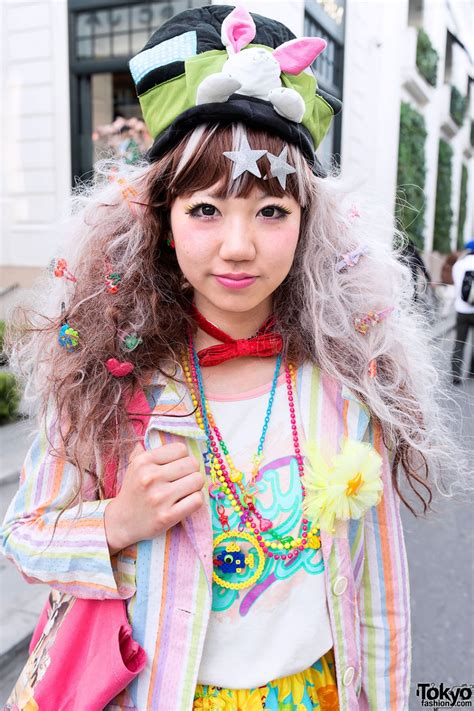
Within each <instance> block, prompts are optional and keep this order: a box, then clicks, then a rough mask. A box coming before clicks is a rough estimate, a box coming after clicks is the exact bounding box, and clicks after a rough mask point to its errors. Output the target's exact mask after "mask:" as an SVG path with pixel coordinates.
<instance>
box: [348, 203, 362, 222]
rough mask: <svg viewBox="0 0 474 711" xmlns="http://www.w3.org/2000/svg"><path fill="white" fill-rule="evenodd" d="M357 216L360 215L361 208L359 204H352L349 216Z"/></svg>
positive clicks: (353, 217) (351, 217) (352, 218)
mask: <svg viewBox="0 0 474 711" xmlns="http://www.w3.org/2000/svg"><path fill="white" fill-rule="evenodd" d="M356 217H360V212H359V208H358V207H357V205H352V207H351V209H350V211H349V218H350V219H351V220H354V219H355V218H356Z"/></svg>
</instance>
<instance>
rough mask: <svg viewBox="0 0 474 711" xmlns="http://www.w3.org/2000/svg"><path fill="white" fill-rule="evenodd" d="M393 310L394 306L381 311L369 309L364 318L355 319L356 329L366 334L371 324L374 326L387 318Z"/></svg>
mask: <svg viewBox="0 0 474 711" xmlns="http://www.w3.org/2000/svg"><path fill="white" fill-rule="evenodd" d="M393 311H394V307H393V306H389V307H388V308H386V309H382V310H381V311H369V313H368V314H366V315H365V316H363V317H362V318H356V319H355V321H354V326H355V330H356V331H358V332H359V333H362V335H363V336H365V334H366V333H367V331H368V330H369V328H370V327H371V326H374V325H375V324H377V323H380V322H381V321H383V320H384V319H386V318H387V316H390V314H391V313H392V312H393Z"/></svg>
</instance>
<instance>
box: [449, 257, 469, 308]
mask: <svg viewBox="0 0 474 711" xmlns="http://www.w3.org/2000/svg"><path fill="white" fill-rule="evenodd" d="M467 271H474V254H466V256H465V257H462V258H461V259H458V261H457V262H455V263H454V264H453V282H454V288H455V291H456V301H455V304H454V308H455V309H456V311H457V312H458V313H459V314H474V306H473V305H471V304H468V303H467V301H464V300H463V299H462V298H461V286H462V280H463V279H464V274H465V273H466V272H467Z"/></svg>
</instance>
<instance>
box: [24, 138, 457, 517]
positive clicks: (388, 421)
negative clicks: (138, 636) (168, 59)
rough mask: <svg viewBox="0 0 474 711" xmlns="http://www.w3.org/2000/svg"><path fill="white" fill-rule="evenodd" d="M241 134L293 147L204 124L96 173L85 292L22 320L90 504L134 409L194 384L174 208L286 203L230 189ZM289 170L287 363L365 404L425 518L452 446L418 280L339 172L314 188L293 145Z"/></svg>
mask: <svg viewBox="0 0 474 711" xmlns="http://www.w3.org/2000/svg"><path fill="white" fill-rule="evenodd" d="M242 134H245V135H246V136H247V138H248V140H249V142H250V145H251V146H252V147H254V148H260V147H262V146H263V147H265V149H266V150H268V151H269V152H271V153H273V154H274V155H278V154H279V153H280V152H281V150H282V148H283V147H284V145H285V144H284V142H283V141H282V140H281V139H280V138H278V137H277V136H274V135H270V134H269V133H267V132H266V131H264V130H256V129H253V128H252V129H251V128H249V127H244V126H242V125H239V124H237V125H232V126H231V125H229V126H224V125H217V126H216V125H212V126H209V125H202V126H200V127H198V128H196V129H194V130H193V131H191V132H190V133H189V134H188V135H187V136H186V137H185V138H183V139H182V140H181V142H180V143H179V144H178V145H177V146H176V147H175V148H174V149H173V150H170V151H169V152H168V153H167V154H166V155H164V156H163V157H161V158H160V159H159V160H157V161H156V162H154V163H152V164H148V163H142V164H139V165H135V166H127V165H123V164H121V163H118V162H117V161H111V160H104V161H101V162H100V163H98V164H97V166H96V178H95V180H94V182H93V183H90V184H85V185H82V186H81V187H80V188H79V189H77V190H76V191H75V193H74V195H73V211H72V217H71V220H70V224H68V227H67V240H66V244H65V249H64V250H63V256H64V257H65V258H66V259H67V263H68V268H69V270H70V271H71V272H72V273H73V274H74V276H75V278H76V281H70V280H69V281H68V280H65V279H54V278H53V279H51V278H50V277H46V276H45V278H44V279H43V280H42V281H41V283H40V284H39V285H38V286H37V288H36V290H35V291H34V292H33V293H32V300H31V306H29V307H28V306H22V307H17V309H16V311H15V312H14V313H13V318H12V325H13V328H12V331H11V337H10V342H11V358H12V362H13V363H16V365H17V366H18V368H19V370H20V372H21V373H22V374H23V376H24V377H25V379H26V381H27V388H26V392H27V394H29V396H30V398H31V400H32V401H33V405H32V408H33V410H34V411H35V412H37V413H38V414H39V416H40V418H43V417H46V415H47V413H48V411H49V409H52V410H53V411H54V412H55V413H56V414H57V418H58V420H59V422H61V428H62V434H61V439H62V446H61V452H59V451H58V452H57V453H58V455H60V456H64V457H66V458H67V459H68V460H69V461H72V462H73V463H74V464H75V465H76V467H77V471H78V477H79V479H78V488H77V491H76V494H75V497H76V499H77V498H79V500H80V499H81V494H80V491H81V484H82V482H83V477H84V475H85V473H86V472H87V473H89V474H90V473H91V472H92V474H93V475H94V476H95V478H96V481H97V485H98V488H99V490H100V487H101V484H102V479H103V475H104V462H105V461H107V458H108V457H109V456H110V453H111V452H114V454H115V455H116V456H117V455H118V457H119V458H121V457H125V458H126V456H127V452H128V451H129V449H130V445H131V443H132V442H133V439H134V435H133V430H132V428H131V424H130V418H129V416H128V415H127V412H126V408H125V402H126V398H127V395H128V394H130V393H131V392H132V391H133V390H134V389H136V388H140V387H142V386H143V385H144V383H146V382H148V379H149V378H150V375H151V374H152V373H153V372H156V371H157V370H158V371H161V372H164V373H165V374H166V375H167V376H168V377H171V378H179V377H180V370H179V364H180V359H181V357H182V352H183V349H184V348H185V345H186V339H187V333H188V330H189V329H190V328H191V329H193V328H195V325H194V323H193V320H192V318H191V317H190V305H191V303H192V298H193V293H192V288H191V287H190V286H189V284H188V283H187V282H186V281H185V279H184V278H183V275H182V273H181V271H180V269H179V266H178V263H177V260H176V256H175V254H174V251H173V250H172V249H170V247H169V246H168V244H167V241H168V240H169V237H170V207H171V205H172V203H173V200H174V199H175V198H176V197H177V196H187V195H189V194H191V193H193V192H194V191H197V190H204V189H208V188H210V187H211V186H214V187H215V186H216V185H218V186H219V197H222V198H225V197H228V196H235V197H245V196H247V195H248V194H249V193H250V191H251V190H252V189H253V188H254V187H255V186H258V187H260V188H261V186H262V185H265V189H266V190H267V191H268V192H269V194H271V195H274V196H279V197H280V196H281V195H282V194H283V190H282V188H281V187H280V185H279V182H278V181H277V180H274V179H273V180H266V181H265V182H264V183H262V180H261V179H258V178H256V177H255V176H253V175H251V174H250V173H248V172H246V173H244V174H243V175H242V176H241V177H240V178H237V179H235V180H233V179H232V175H231V173H232V168H233V163H232V162H231V161H229V160H228V159H227V158H226V157H225V156H223V152H224V151H229V150H235V149H236V147H237V146H238V145H239V143H240V140H241V136H242ZM288 161H289V162H290V163H291V164H292V165H293V166H294V167H295V169H296V172H295V173H294V174H291V175H289V176H288V178H287V184H286V191H287V192H288V193H289V194H291V195H292V196H293V197H294V198H295V199H296V200H297V201H298V203H299V204H300V205H301V207H302V219H301V229H300V236H299V241H298V245H297V249H296V254H295V258H294V262H293V265H292V267H291V270H290V272H289V274H288V276H287V277H286V279H285V280H284V282H283V283H282V284H281V285H280V286H279V287H278V289H277V290H276V291H275V294H274V314H275V317H276V323H277V327H278V329H279V330H280V332H281V334H282V336H283V339H284V344H285V345H284V351H285V352H284V355H285V357H287V358H288V359H289V360H291V361H292V362H293V363H295V364H297V365H298V364H300V363H302V362H303V361H307V360H309V361H312V362H314V363H316V364H317V365H318V366H319V367H320V368H321V369H322V370H323V371H324V372H326V373H328V374H329V375H330V376H333V377H334V378H336V379H337V380H339V381H340V382H342V383H343V384H345V385H346V386H347V387H349V388H350V389H351V390H352V391H353V392H354V394H355V395H356V396H357V397H358V398H359V399H360V400H361V402H362V403H364V404H365V405H367V407H368V408H369V410H370V413H371V415H372V417H373V418H374V419H375V420H376V421H377V422H378V423H380V424H381V426H382V431H383V434H384V440H385V442H386V444H387V445H388V446H389V447H390V448H391V449H392V450H393V482H394V485H395V487H396V489H397V491H398V492H399V494H400V496H401V498H402V499H403V500H404V501H405V503H406V504H407V506H409V508H411V510H413V506H412V504H411V503H410V499H409V497H407V496H405V494H404V493H403V490H402V489H403V487H402V486H401V478H400V472H403V473H404V477H402V479H405V481H406V482H407V483H408V484H409V486H410V487H411V489H412V490H413V492H414V493H415V494H416V496H417V497H418V498H419V500H420V502H421V504H422V506H423V508H424V510H426V509H427V507H429V504H430V501H431V496H432V491H431V489H432V482H434V481H437V479H438V475H439V472H440V471H442V470H443V468H444V467H445V466H446V465H447V464H448V463H449V459H450V457H451V456H452V451H453V448H452V444H451V442H450V437H449V432H448V428H447V426H446V425H445V424H443V417H442V413H441V409H440V407H439V405H438V404H437V398H436V397H435V392H436V390H437V389H439V377H438V371H437V369H436V368H435V365H434V361H433V357H434V356H433V350H432V348H431V345H430V339H429V335H428V329H427V328H426V325H425V323H424V320H423V316H422V314H420V313H418V312H417V311H416V309H415V307H414V306H413V301H412V291H413V286H412V283H411V280H410V274H409V271H408V269H407V268H406V267H405V266H403V264H402V263H401V262H400V261H399V260H398V259H397V254H396V252H395V251H394V250H393V248H392V244H393V236H394V230H393V226H392V224H391V221H390V220H387V216H386V215H383V214H382V213H381V212H380V211H377V210H376V209H374V208H373V207H372V206H370V205H369V204H364V202H363V201H361V200H360V199H359V201H358V202H357V206H358V207H357V208H355V207H354V201H355V200H356V199H357V198H356V197H355V194H354V191H353V189H352V186H349V187H348V186H347V185H345V184H344V181H343V180H342V179H341V178H340V177H339V176H337V175H336V174H334V175H331V176H329V177H328V178H325V179H320V178H318V177H316V176H315V175H314V174H313V173H312V172H311V170H310V169H309V167H308V165H307V163H306V161H305V159H304V157H303V155H302V154H301V152H300V151H299V150H298V148H296V147H295V146H292V145H289V146H288ZM264 164H265V161H260V165H261V166H262V170H263V172H264V174H265V171H267V174H268V172H269V169H270V166H269V165H267V167H266V168H265V165H264ZM268 177H271V176H268ZM362 245H366V247H367V254H366V255H365V256H363V257H362V258H361V259H360V260H359V262H358V264H357V266H355V267H350V268H349V267H348V268H347V269H345V270H342V271H338V270H337V269H336V264H337V263H338V261H339V260H340V259H341V256H342V255H344V254H346V253H348V252H350V251H352V250H354V249H356V248H358V247H361V246H362ZM110 272H113V273H117V274H119V275H120V283H119V287H118V290H117V291H116V293H113V294H111V293H110V292H109V290H108V289H107V281H106V279H105V277H106V275H107V274H108V273H110ZM62 305H63V306H62ZM387 308H388V309H393V312H392V313H391V315H390V317H388V318H386V319H385V320H384V321H383V322H381V323H379V324H377V325H376V326H373V327H372V328H369V330H368V332H367V333H366V334H362V333H359V332H358V331H357V330H356V329H355V327H354V324H355V321H356V319H358V318H363V317H364V315H366V314H367V313H368V312H370V311H379V310H382V309H387ZM65 321H67V323H68V324H69V325H70V326H71V327H72V328H73V329H75V330H77V332H78V333H79V344H78V346H77V348H75V349H74V350H72V351H71V352H65V350H64V348H62V347H61V346H60V345H59V344H58V332H59V329H60V327H61V324H63V323H64V322H65ZM133 334H138V335H139V337H140V338H141V344H140V345H139V346H138V347H137V348H135V349H134V350H132V351H129V352H127V353H126V356H125V354H124V350H123V345H124V338H125V337H126V336H127V335H133ZM124 357H125V358H126V360H128V361H130V362H132V363H133V366H134V369H133V372H131V373H130V374H129V375H128V376H127V377H125V378H115V377H113V376H112V375H111V374H110V373H109V371H108V370H107V368H106V365H105V363H106V361H107V360H108V359H109V358H117V359H118V360H123V359H124ZM371 362H372V364H373V363H374V362H376V364H377V372H376V374H375V373H374V371H373V370H372V369H371V366H370V364H371ZM372 367H373V366H372ZM374 376H375V377H374ZM170 414H172V413H170Z"/></svg>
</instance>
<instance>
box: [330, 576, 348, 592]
mask: <svg viewBox="0 0 474 711" xmlns="http://www.w3.org/2000/svg"><path fill="white" fill-rule="evenodd" d="M346 589H347V578H345V577H344V576H343V575H341V577H339V578H336V580H335V581H334V585H333V586H332V591H333V593H334V595H342V594H343V593H345V592H346Z"/></svg>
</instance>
